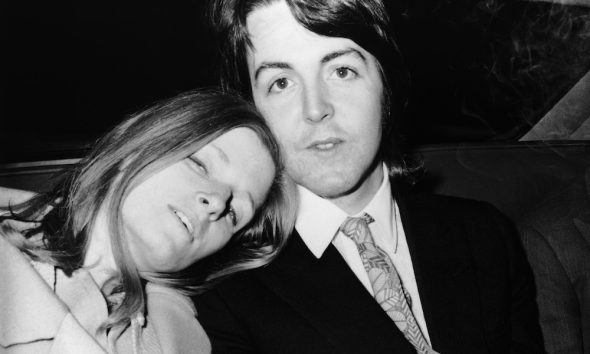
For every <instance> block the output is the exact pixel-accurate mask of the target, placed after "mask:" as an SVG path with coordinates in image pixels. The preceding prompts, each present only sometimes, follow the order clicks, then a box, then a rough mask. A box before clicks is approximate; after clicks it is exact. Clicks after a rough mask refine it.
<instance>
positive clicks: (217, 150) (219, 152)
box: [209, 144, 230, 164]
mask: <svg viewBox="0 0 590 354" xmlns="http://www.w3.org/2000/svg"><path fill="white" fill-rule="evenodd" d="M209 146H211V150H213V151H215V155H216V156H217V157H218V158H219V159H220V160H221V161H223V162H224V163H226V164H228V163H230V160H229V157H227V154H226V153H225V151H223V150H222V149H221V148H219V147H218V146H215V144H210V145H209Z"/></svg>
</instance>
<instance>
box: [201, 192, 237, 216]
mask: <svg viewBox="0 0 590 354" xmlns="http://www.w3.org/2000/svg"><path fill="white" fill-rule="evenodd" d="M230 196H231V193H230V190H229V188H225V187H218V188H216V189H215V190H211V191H202V192H199V193H197V209H198V212H199V214H201V217H203V218H206V219H209V220H210V221H215V220H217V219H219V218H220V217H221V216H222V215H223V214H224V213H225V210H226V209H227V204H228V202H229V199H230Z"/></svg>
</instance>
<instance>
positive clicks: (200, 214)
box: [122, 128, 276, 272]
mask: <svg viewBox="0 0 590 354" xmlns="http://www.w3.org/2000/svg"><path fill="white" fill-rule="evenodd" d="M275 173H276V170H275V165H274V163H273V161H272V158H271V156H270V154H269V152H268V150H267V149H266V147H265V146H264V145H263V144H262V142H261V141H260V139H259V138H258V135H256V133H254V131H253V130H251V129H249V128H235V129H233V130H231V131H229V132H227V133H225V134H223V135H221V136H220V137H218V138H216V139H215V140H213V141H211V142H210V143H209V144H207V145H205V146H204V147H203V148H202V149H201V150H199V151H197V152H195V153H194V154H193V155H191V156H190V157H188V158H186V159H184V160H181V161H179V162H176V163H174V164H172V165H170V166H167V167H165V168H164V169H162V170H160V171H159V172H157V173H155V174H154V175H152V176H150V177H149V178H147V179H146V180H145V181H143V182H141V183H140V184H139V185H138V186H137V187H135V188H134V189H133V190H132V191H131V192H130V193H129V195H128V197H127V198H126V199H125V201H124V202H123V209H122V218H123V224H124V227H125V232H126V234H127V242H128V245H129V249H130V252H131V255H132V257H133V260H134V261H135V262H136V264H137V267H138V269H139V271H140V272H173V271H179V270H182V269H184V268H186V267H188V266H189V265H191V264H193V263H194V262H196V261H198V260H199V259H202V258H204V257H206V256H208V255H210V254H212V253H214V252H216V251H218V250H219V249H221V248H222V247H223V246H225V244H226V243H227V242H228V241H229V239H230V237H231V236H232V235H233V234H234V233H235V232H236V231H238V230H240V229H241V228H242V227H244V226H245V225H246V224H247V223H248V222H249V221H250V220H251V219H252V217H253V215H254V213H255V211H256V210H257V209H258V208H259V207H260V206H261V205H262V203H263V202H264V200H265V198H266V195H267V193H268V191H269V189H270V187H271V185H272V182H273V179H274V177H275Z"/></svg>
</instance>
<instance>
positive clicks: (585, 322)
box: [519, 168, 590, 354]
mask: <svg viewBox="0 0 590 354" xmlns="http://www.w3.org/2000/svg"><path fill="white" fill-rule="evenodd" d="M585 177H586V180H585V181H584V180H583V178H581V180H578V181H574V182H573V183H568V185H567V186H564V188H557V189H556V190H555V192H554V193H551V194H549V195H547V196H546V197H545V198H544V199H543V201H542V203H541V205H540V206H539V207H538V208H536V209H535V210H534V211H532V212H531V213H530V214H529V215H528V216H527V217H525V218H524V220H523V221H522V222H521V223H520V225H519V228H520V229H521V237H522V241H523V245H524V247H525V250H526V253H527V256H528V259H529V261H530V263H531V265H532V266H533V271H534V275H535V282H536V286H537V301H538V305H539V313H540V321H541V328H542V330H543V337H544V341H545V346H546V348H547V351H548V352H549V353H564V354H566V353H567V354H578V353H590V168H588V169H587V170H586V176H585Z"/></svg>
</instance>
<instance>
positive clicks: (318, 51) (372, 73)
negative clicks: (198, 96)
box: [247, 1, 383, 207]
mask: <svg viewBox="0 0 590 354" xmlns="http://www.w3.org/2000/svg"><path fill="white" fill-rule="evenodd" d="M247 29H248V32H249V34H250V38H251V40H252V45H253V49H252V50H251V51H250V52H249V53H248V58H247V59H248V70H249V74H250V79H251V82H252V92H253V98H254V102H255V104H256V106H257V107H258V109H259V110H260V112H261V113H262V115H263V116H264V118H265V119H266V121H267V123H268V124H269V125H270V127H271V129H272V130H273V132H274V133H275V135H276V136H277V139H278V140H279V142H280V144H281V147H282V152H283V155H284V157H285V160H286V168H287V173H288V174H289V175H290V176H291V178H292V179H293V180H294V181H295V182H296V183H297V184H300V185H302V186H304V187H306V188H307V189H309V190H311V191H312V192H314V193H315V194H317V195H320V196H322V197H325V198H329V199H332V200H333V201H334V202H335V203H336V204H338V203H337V201H338V199H340V198H351V197H352V198H353V199H355V198H356V197H353V196H354V194H359V193H361V194H363V193H364V194H366V193H367V192H368V193H370V195H369V197H372V192H374V191H376V189H377V188H378V185H379V183H380V182H381V179H382V175H381V168H380V165H379V164H375V163H374V162H375V157H376V155H377V151H378V149H379V144H380V141H381V135H382V127H381V119H382V110H381V104H382V103H381V98H382V94H383V84H382V81H381V76H380V72H379V67H378V63H377V60H376V59H375V58H374V57H373V56H372V55H371V54H370V53H369V52H367V51H366V50H364V49H363V48H361V47H360V46H359V45H357V44H356V43H355V42H353V41H351V40H349V39H345V38H335V37H324V36H320V35H317V34H315V33H313V32H311V31H308V30H307V29H305V28H304V27H303V26H301V25H300V24H299V23H298V22H297V21H296V20H295V18H294V17H293V16H292V15H291V12H290V10H289V8H288V6H287V5H286V3H285V2H284V1H279V2H275V3H273V4H271V5H269V6H265V7H261V8H259V9H257V10H255V11H253V12H252V13H251V14H250V15H249V16H248V18H247ZM375 185H376V186H375ZM373 189H374V191H373ZM356 199H358V198H356ZM361 207H362V206H361Z"/></svg>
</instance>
